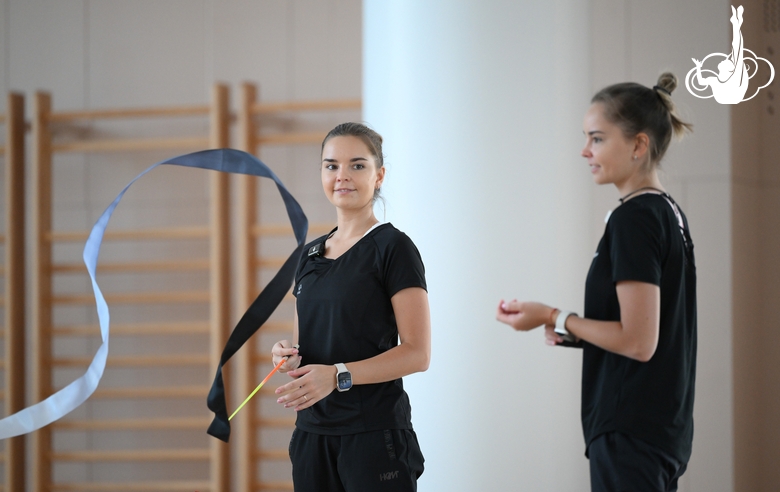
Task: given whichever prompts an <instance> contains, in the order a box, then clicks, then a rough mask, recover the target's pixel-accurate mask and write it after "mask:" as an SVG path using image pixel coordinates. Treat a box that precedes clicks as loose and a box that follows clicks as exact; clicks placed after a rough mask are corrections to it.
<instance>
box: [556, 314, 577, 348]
mask: <svg viewBox="0 0 780 492" xmlns="http://www.w3.org/2000/svg"><path fill="white" fill-rule="evenodd" d="M572 314H573V315H574V316H577V313H573V312H571V311H559V312H558V316H556V317H555V330H554V331H555V333H557V334H558V335H559V336H560V337H561V338H563V340H564V341H565V342H576V341H577V340H576V339H575V338H574V335H572V334H571V333H569V330H567V329H566V318H568V317H569V316H571V315H572Z"/></svg>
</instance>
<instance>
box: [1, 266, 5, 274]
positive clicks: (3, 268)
mask: <svg viewBox="0 0 780 492" xmlns="http://www.w3.org/2000/svg"><path fill="white" fill-rule="evenodd" d="M3 275H5V266H4V265H0V276H3Z"/></svg>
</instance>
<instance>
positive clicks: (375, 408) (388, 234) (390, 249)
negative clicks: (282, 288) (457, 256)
mask: <svg viewBox="0 0 780 492" xmlns="http://www.w3.org/2000/svg"><path fill="white" fill-rule="evenodd" d="M326 237H327V236H323V237H320V238H318V239H316V240H314V241H312V242H311V243H309V244H308V245H306V247H305V248H304V250H303V256H302V257H301V261H300V264H299V266H298V271H297V273H296V276H295V286H294V287H293V294H294V295H295V296H296V298H297V303H296V304H297V313H298V343H299V344H300V353H301V356H302V358H303V359H302V364H303V365H307V364H329V365H331V364H336V363H338V362H343V363H346V364H349V363H350V362H353V361H359V360H364V359H368V358H371V357H374V356H376V355H379V354H381V353H383V352H386V351H387V350H390V349H391V348H393V347H395V346H397V345H398V326H397V325H396V320H395V314H394V312H393V306H392V304H391V302H390V299H391V298H392V297H393V296H394V295H395V294H396V293H397V292H399V291H401V290H403V289H406V288H409V287H421V288H423V289H427V286H426V283H425V268H424V267H423V263H422V259H421V258H420V253H419V252H418V251H417V248H416V247H415V245H414V243H412V241H411V239H409V237H408V236H407V235H406V234H404V233H403V232H401V231H399V230H398V229H396V228H395V227H393V226H392V225H391V224H389V223H388V224H382V225H380V226H378V227H376V228H375V229H374V230H372V231H370V232H369V233H368V234H367V235H366V236H364V237H363V238H361V239H360V240H359V241H358V242H357V243H355V245H354V246H352V247H351V248H350V249H349V250H347V251H346V252H345V253H344V254H343V255H341V256H339V257H338V258H336V259H329V258H325V257H323V256H308V251H309V249H310V247H311V246H313V245H315V244H317V243H322V242H323V241H324V240H325V238H326ZM411 418H412V417H411V406H410V404H409V397H408V396H407V394H406V392H405V391H404V388H403V382H402V380H401V379H396V380H394V381H388V382H385V383H379V384H365V385H355V386H353V387H352V389H350V390H349V391H346V392H343V393H340V392H338V391H333V392H332V393H331V394H330V395H328V396H327V397H325V398H324V399H322V400H320V401H319V402H317V403H315V404H314V405H312V406H311V407H309V408H307V409H305V410H302V411H300V412H298V415H297V420H296V426H297V427H298V428H300V429H302V430H304V431H306V432H312V433H316V434H326V435H346V434H355V433H358V432H366V431H373V430H383V429H411V428H412V421H411Z"/></svg>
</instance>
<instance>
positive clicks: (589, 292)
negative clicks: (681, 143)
mask: <svg viewBox="0 0 780 492" xmlns="http://www.w3.org/2000/svg"><path fill="white" fill-rule="evenodd" d="M676 86H677V79H676V77H675V76H674V75H672V74H671V73H664V74H663V75H661V77H660V78H659V79H658V83H657V85H656V86H654V87H653V88H648V87H645V86H642V85H640V84H635V83H623V84H616V85H611V86H609V87H606V88H604V89H602V90H601V91H599V92H598V93H597V94H596V95H595V96H593V99H592V100H591V103H592V104H591V106H590V109H588V111H587V113H586V114H585V119H584V133H585V137H586V139H585V147H584V148H583V149H582V156H583V157H585V158H586V159H587V161H588V165H589V167H590V171H591V174H592V175H593V180H594V181H595V182H596V183H597V184H613V185H615V187H616V188H617V190H618V192H619V194H620V197H621V198H620V205H619V206H618V207H617V208H616V209H615V210H614V211H613V212H612V213H611V215H610V216H609V217H608V220H607V225H606V229H605V231H604V235H603V237H602V238H601V241H600V242H599V245H598V248H597V249H596V253H595V255H594V257H593V261H592V263H591V265H590V270H589V272H588V276H587V280H586V283H585V312H584V313H583V314H584V316H583V317H580V316H578V315H576V314H574V313H572V312H569V311H565V310H561V309H557V308H554V307H551V306H547V305H545V304H541V303H538V302H518V301H517V300H513V301H510V302H505V301H503V300H502V301H501V302H500V303H499V306H498V312H497V319H498V320H499V321H501V322H503V323H506V324H508V325H510V326H512V327H513V328H515V329H516V330H520V331H527V330H531V329H533V328H535V327H537V326H541V325H544V326H545V339H546V342H547V343H548V344H549V345H561V344H563V345H569V346H579V347H582V348H583V359H582V409H581V416H582V427H583V431H584V434H585V444H586V452H585V454H586V456H588V458H589V459H590V476H591V489H592V490H593V491H609V492H611V491H615V492H618V491H627V490H632V491H634V490H637V491H640V490H641V491H663V492H667V491H675V490H677V481H678V479H679V477H680V476H681V475H682V474H683V473H684V472H685V469H686V466H687V463H688V460H689V458H690V456H691V445H692V440H693V400H694V382H695V374H696V267H695V263H694V255H693V242H692V240H691V236H690V233H689V230H688V221H687V219H686V217H685V214H684V213H683V212H682V210H681V209H680V207H679V206H678V205H677V203H676V202H675V201H674V199H673V198H672V197H671V196H670V195H669V194H668V193H667V192H666V191H665V190H664V187H663V185H662V184H661V181H660V180H659V178H658V166H659V164H660V162H661V159H662V158H663V156H664V153H665V152H666V149H667V147H668V146H669V142H670V141H671V139H672V136H681V135H682V134H683V133H685V132H686V131H690V129H691V125H690V124H688V123H684V122H683V121H681V120H680V119H679V118H678V116H677V114H676V112H675V108H674V104H673V103H672V99H671V93H672V91H673V90H674V89H675V87H676Z"/></svg>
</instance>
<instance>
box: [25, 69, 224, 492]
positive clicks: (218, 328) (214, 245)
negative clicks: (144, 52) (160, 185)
mask: <svg viewBox="0 0 780 492" xmlns="http://www.w3.org/2000/svg"><path fill="white" fill-rule="evenodd" d="M195 115H200V116H204V115H207V116H209V118H210V135H209V136H208V137H185V138H181V137H179V138H145V139H111V140H107V139H105V140H95V141H74V142H67V143H53V142H52V135H51V131H50V128H49V125H50V123H53V122H70V121H73V120H82V119H87V120H92V119H122V118H133V117H157V116H161V117H170V116H195ZM229 126H230V110H229V90H228V88H227V86H225V85H223V84H215V86H214V87H213V90H212V102H211V104H210V105H203V106H179V107H168V108H141V109H116V110H114V109H109V110H97V111H94V110H92V111H69V112H57V113H55V112H52V109H51V96H50V95H49V94H46V93H43V92H39V93H37V94H36V95H35V114H34V116H33V125H32V127H33V143H34V174H35V190H36V192H35V195H36V197H35V207H34V209H35V213H34V225H35V231H34V235H35V244H34V256H35V260H34V274H33V284H34V288H33V291H34V293H35V295H34V300H33V308H34V309H33V311H34V313H35V319H34V321H33V325H34V336H35V339H36V359H37V360H36V373H35V395H34V396H35V398H36V399H37V401H40V400H42V399H44V398H46V397H48V396H49V395H50V394H51V393H52V392H53V390H54V388H53V386H52V372H53V368H54V365H53V364H54V362H56V361H55V360H54V359H53V357H52V345H51V339H52V337H53V336H54V335H80V336H83V335H85V334H88V333H89V332H90V330H92V329H94V327H91V326H80V327H65V328H62V327H60V328H55V327H54V324H53V319H52V306H53V304H54V302H55V301H59V302H64V303H69V302H70V303H72V302H83V300H82V299H81V298H80V297H79V296H54V294H53V292H52V277H53V275H54V274H55V273H58V272H67V271H72V270H73V268H74V266H73V265H54V264H53V263H52V245H53V243H54V242H55V241H57V240H65V241H68V240H83V239H85V238H86V234H87V233H83V232H76V233H67V232H64V233H63V232H55V231H52V213H51V210H52V202H51V189H52V169H51V166H52V157H53V154H54V152H83V153H88V152H126V151H139V150H172V149H181V148H185V147H186V148H194V149H201V148H204V147H211V148H223V147H228V146H229ZM210 180H211V181H210V199H209V201H210V217H209V226H208V227H202V228H201V227H184V228H181V227H179V228H169V229H166V230H153V229H148V230H142V231H108V232H107V233H106V235H105V237H104V240H111V239H128V238H131V237H133V238H138V237H139V236H140V238H142V239H143V238H160V237H168V238H193V237H203V238H205V239H207V240H208V241H209V251H210V252H209V261H208V263H207V264H205V265H204V264H203V262H195V263H196V264H194V265H193V264H189V265H187V264H179V265H178V266H174V267H173V269H176V268H180V269H205V268H207V269H208V270H209V274H210V275H209V278H210V280H209V282H210V285H209V291H208V292H207V293H206V296H205V298H206V299H207V300H209V302H210V313H209V318H210V319H209V322H208V324H207V326H205V325H204V326H203V330H204V331H206V332H208V333H209V335H210V346H209V352H208V355H207V359H208V364H209V367H210V368H211V369H213V371H212V372H214V371H216V367H217V364H218V362H219V357H220V355H221V351H222V347H223V346H224V343H225V341H226V339H227V334H228V329H229V326H228V322H229V318H230V307H229V303H230V290H229V273H230V272H229V259H228V258H229V256H228V242H229V236H230V230H229V223H230V222H229V220H228V219H229V216H228V214H229V209H228V195H229V189H228V184H229V180H228V176H227V175H226V174H225V173H212V174H211V176H210ZM180 263H181V262H180ZM130 266H131V267H133V268H135V269H147V270H148V269H154V268H156V267H159V266H160V265H159V264H155V263H154V262H147V263H144V264H134V265H130ZM100 268H101V269H102V268H103V265H101V266H100ZM111 268H114V269H115V270H123V269H124V270H127V269H128V265H127V264H125V265H122V264H117V265H114V266H113V267H112V266H109V269H111ZM163 269H168V270H170V269H171V268H169V267H164V268H163ZM185 294H186V293H185ZM171 296H172V294H168V300H172V301H174V302H176V301H177V300H179V301H180V300H182V299H181V298H177V296H176V295H173V297H175V298H176V299H170V297H171ZM193 296H194V298H195V299H200V300H203V296H201V295H200V294H198V293H194V294H193ZM107 297H108V296H107ZM179 297H181V296H179ZM184 297H186V295H185V296H184ZM191 297H192V296H191ZM119 300H120V302H121V300H124V301H126V302H146V301H148V295H147V297H146V298H144V297H143V296H142V295H141V296H140V297H139V295H136V296H135V297H133V295H130V296H129V297H128V296H127V295H125V296H124V297H121V296H119ZM158 328H159V327H158V326H155V325H154V324H152V325H149V324H130V325H124V326H121V325H120V329H119V332H120V333H122V332H123V333H125V334H150V333H156V332H158ZM164 328H165V329H166V330H167V331H166V333H185V331H184V329H183V327H182V326H180V325H178V326H177V325H176V324H170V323H169V324H167V325H165V326H164ZM189 328H190V330H191V328H192V324H189ZM190 330H187V331H186V332H188V333H189V332H191V331H190ZM112 331H114V329H113V328H112ZM196 331H197V329H196ZM92 333H95V332H94V331H92ZM60 362H61V361H60ZM141 362H142V361H141ZM184 363H187V362H186V361H184ZM198 363H203V361H198ZM109 364H112V362H111V358H109ZM160 390H162V391H160ZM176 390H180V391H176ZM207 392H208V388H206V387H203V388H148V389H147V391H144V388H141V389H133V388H122V389H118V388H98V389H97V391H96V392H95V394H94V397H95V398H147V397H149V398H159V397H163V396H166V397H167V396H173V397H175V396H176V395H180V396H184V397H190V398H191V397H193V396H196V395H203V397H204V398H205V395H206V394H207ZM141 423H143V422H141ZM68 425H73V424H72V423H67V422H65V423H63V424H55V425H54V426H47V427H45V428H43V429H41V430H39V431H37V432H36V433H34V436H33V457H34V463H33V468H34V473H33V476H34V477H35V480H34V487H33V490H34V491H35V492H50V491H54V490H191V487H192V485H195V486H196V487H197V488H198V489H199V490H210V491H211V492H222V491H228V490H229V488H230V456H229V447H228V446H227V445H225V444H224V443H222V442H221V441H220V442H216V440H214V441H215V442H212V443H211V444H210V445H209V447H208V448H204V450H205V453H206V455H207V456H208V461H209V463H210V479H209V480H208V481H207V482H203V481H200V482H192V481H188V482H187V483H184V482H166V483H165V484H163V483H161V482H159V483H158V482H154V483H147V484H144V483H142V482H140V483H115V484H71V485H72V486H73V487H75V488H69V487H70V485H68V484H60V483H57V484H55V483H53V482H52V475H51V469H52V464H53V458H57V457H58V456H63V455H62V453H60V454H56V453H54V452H53V449H52V427H60V426H62V427H67V426H68ZM110 425H118V426H119V428H126V427H127V425H128V424H127V423H126V422H116V423H111V422H103V423H95V426H92V428H106V427H107V426H110ZM87 427H90V426H87ZM174 454H175V453H174ZM177 456H178V455H177ZM182 456H183V455H182ZM131 458H132V457H131ZM177 483H178V485H177ZM128 487H130V488H128ZM132 487H136V488H135V489H132ZM145 487H146V488H145ZM149 487H151V488H149Z"/></svg>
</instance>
